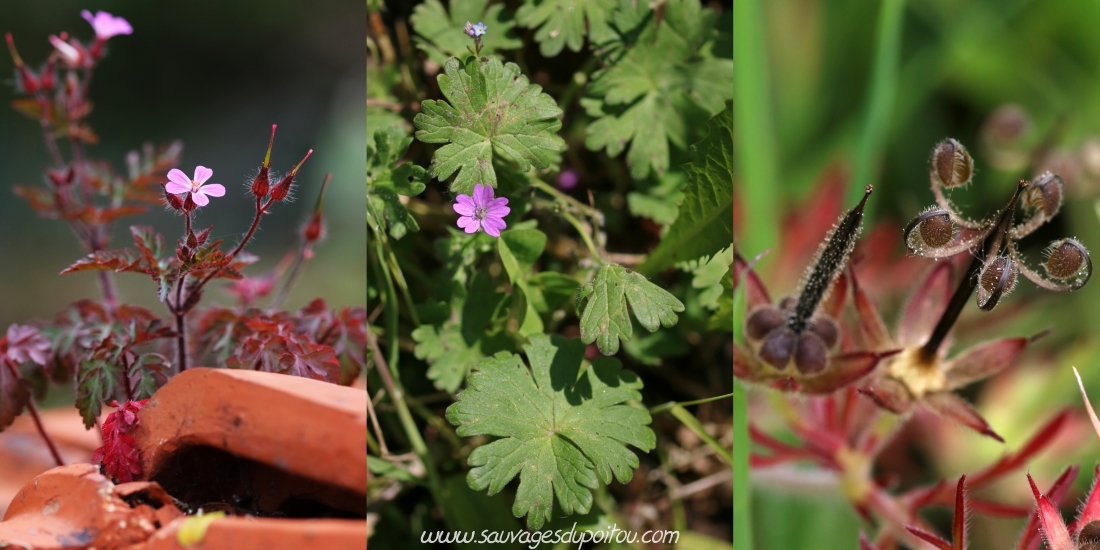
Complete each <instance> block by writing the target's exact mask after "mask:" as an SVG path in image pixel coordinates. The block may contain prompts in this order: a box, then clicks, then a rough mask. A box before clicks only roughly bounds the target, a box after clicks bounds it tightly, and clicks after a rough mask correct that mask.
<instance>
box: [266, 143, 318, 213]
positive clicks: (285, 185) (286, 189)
mask: <svg viewBox="0 0 1100 550" xmlns="http://www.w3.org/2000/svg"><path fill="white" fill-rule="evenodd" d="M312 154H313V149H310V150H309V151H308V152H307V153H306V156H305V157H303V158H302V161H301V162H299V163H298V165H297V166H295V167H294V168H293V169H292V170H291V171H290V172H289V173H287V175H285V176H283V179H281V180H279V183H276V184H275V188H274V189H272V190H271V200H273V201H281V200H285V199H286V197H287V195H289V194H290V186H291V185H292V184H293V183H294V177H295V176H297V175H298V169H299V168H301V167H302V164H304V163H305V162H306V159H308V158H309V156H310V155H312Z"/></svg>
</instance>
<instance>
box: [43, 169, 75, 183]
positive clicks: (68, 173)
mask: <svg viewBox="0 0 1100 550" xmlns="http://www.w3.org/2000/svg"><path fill="white" fill-rule="evenodd" d="M74 175H75V173H74V172H73V167H72V165H69V167H68V168H67V169H65V170H54V169H53V168H46V177H48V178H50V181H51V182H53V184H54V185H56V186H58V187H64V186H66V185H68V184H70V183H72V182H73V176H74Z"/></svg>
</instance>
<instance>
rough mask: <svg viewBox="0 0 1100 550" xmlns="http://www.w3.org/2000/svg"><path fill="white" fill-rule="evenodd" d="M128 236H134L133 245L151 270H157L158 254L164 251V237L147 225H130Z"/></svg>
mask: <svg viewBox="0 0 1100 550" xmlns="http://www.w3.org/2000/svg"><path fill="white" fill-rule="evenodd" d="M130 236H132V237H133V238H134V246H137V249H138V251H139V252H141V257H142V259H143V260H145V264H146V265H147V266H148V267H149V268H150V269H151V270H157V269H158V265H157V264H158V263H159V262H160V256H161V254H163V252H164V237H163V236H161V235H160V234H159V233H157V232H156V230H155V229H153V228H152V227H150V226H147V225H134V226H131V227H130Z"/></svg>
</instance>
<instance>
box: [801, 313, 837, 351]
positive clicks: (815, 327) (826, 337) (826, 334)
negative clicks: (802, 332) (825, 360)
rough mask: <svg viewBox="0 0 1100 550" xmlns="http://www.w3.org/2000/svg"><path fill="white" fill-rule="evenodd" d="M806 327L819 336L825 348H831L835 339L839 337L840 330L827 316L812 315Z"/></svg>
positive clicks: (834, 343)
mask: <svg viewBox="0 0 1100 550" xmlns="http://www.w3.org/2000/svg"><path fill="white" fill-rule="evenodd" d="M808 329H809V331H810V332H812V333H814V334H816V335H817V336H818V337H819V338H821V341H822V342H824V343H825V347H826V348H832V347H833V346H835V345H836V342H837V340H839V339H840V331H839V330H837V328H836V323H834V322H833V320H832V319H829V318H828V317H814V318H813V319H812V320H811V321H810V326H809V327H808Z"/></svg>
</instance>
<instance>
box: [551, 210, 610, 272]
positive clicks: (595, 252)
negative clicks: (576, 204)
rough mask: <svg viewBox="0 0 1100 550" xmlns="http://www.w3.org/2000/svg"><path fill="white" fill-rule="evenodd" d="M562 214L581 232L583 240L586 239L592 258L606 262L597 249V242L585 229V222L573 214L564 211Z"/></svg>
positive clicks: (585, 242) (585, 244)
mask: <svg viewBox="0 0 1100 550" xmlns="http://www.w3.org/2000/svg"><path fill="white" fill-rule="evenodd" d="M561 216H562V217H563V218H565V221H567V222H569V225H572V226H573V229H576V230H577V233H579V234H580V236H581V240H582V241H584V246H586V247H588V252H589V253H590V254H592V259H593V260H596V261H597V262H599V263H601V264H602V263H604V261H603V257H602V256H601V255H600V252H599V250H596V243H594V242H592V237H591V236H589V235H588V231H586V230H585V228H584V224H582V223H581V222H580V220H578V219H577V218H576V217H575V216H574V215H573V214H570V213H569V212H565V211H563V212H562V213H561Z"/></svg>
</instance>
